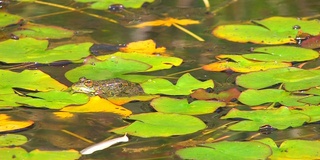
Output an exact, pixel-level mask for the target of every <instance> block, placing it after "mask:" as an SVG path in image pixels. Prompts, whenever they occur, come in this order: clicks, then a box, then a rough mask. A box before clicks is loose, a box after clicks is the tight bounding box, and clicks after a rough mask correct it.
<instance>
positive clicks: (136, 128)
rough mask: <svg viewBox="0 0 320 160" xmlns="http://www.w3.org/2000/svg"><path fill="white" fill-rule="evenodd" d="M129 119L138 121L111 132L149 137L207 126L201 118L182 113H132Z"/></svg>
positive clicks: (178, 133) (184, 132)
mask: <svg viewBox="0 0 320 160" xmlns="http://www.w3.org/2000/svg"><path fill="white" fill-rule="evenodd" d="M128 120H136V121H135V122H133V123H132V124H130V125H128V126H125V127H121V128H116V129H113V130H111V132H115V133H117V134H125V133H128V134H129V135H133V136H138V137H145V138H147V137H169V136H173V135H185V134H190V133H194V132H197V131H199V130H202V129H204V128H206V125H205V124H204V123H203V122H202V121H201V120H200V119H198V118H196V117H193V116H189V115H180V114H167V113H157V112H156V113H142V114H137V115H132V116H130V117H129V118H128Z"/></svg>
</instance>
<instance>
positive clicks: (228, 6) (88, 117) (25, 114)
mask: <svg viewBox="0 0 320 160" xmlns="http://www.w3.org/2000/svg"><path fill="white" fill-rule="evenodd" d="M46 2H50V3H52V4H59V5H63V6H69V7H73V8H85V7H86V4H80V3H75V2H74V1H72V0H68V1H54V0H46ZM210 2H211V7H210V9H209V11H207V10H206V8H205V7H204V4H203V1H199V0H171V1H165V0H163V1H161V0H156V1H155V2H153V3H147V4H145V5H144V7H143V8H140V9H131V8H126V9H125V10H124V11H122V12H110V11H108V10H107V9H106V10H92V9H83V10H82V11H85V12H87V13H92V14H96V15H100V16H103V17H108V18H110V19H114V20H116V21H117V22H119V23H118V24H116V23H112V22H110V21H108V20H104V19H99V18H96V17H92V16H89V15H87V14H85V13H80V12H77V11H66V10H65V9H63V8H59V7H55V6H50V5H45V4H40V3H21V2H16V1H14V2H10V4H9V5H8V6H6V7H4V8H3V9H2V10H4V11H6V12H8V13H12V14H17V15H20V16H22V17H24V18H25V19H27V20H29V21H31V22H33V23H37V24H45V25H55V26H61V27H64V28H67V29H71V30H75V31H76V32H77V34H76V35H75V36H73V37H72V38H70V39H62V40H50V46H49V48H53V47H55V46H59V45H62V44H68V43H79V42H93V43H96V44H102V43H104V44H114V45H117V44H126V43H130V42H134V41H139V40H146V39H152V40H154V41H155V42H156V43H157V46H164V47H166V48H167V53H168V54H169V55H171V56H175V57H179V58H182V59H183V61H184V62H183V64H182V65H181V66H179V67H174V68H172V69H168V70H161V71H155V72H151V73H146V74H147V75H156V76H168V75H169V76H170V77H171V78H170V79H171V80H172V81H173V82H174V81H176V79H178V78H179V77H180V76H181V75H182V74H183V73H191V74H192V75H193V76H194V77H195V78H197V79H199V80H203V81H204V80H208V79H213V80H214V82H215V90H216V91H219V90H220V91H221V90H226V89H228V88H231V87H235V86H236V85H235V78H236V76H238V75H239V73H231V72H209V71H204V70H201V69H197V68H199V67H201V66H203V65H205V64H209V63H212V62H215V61H217V60H216V59H215V56H216V55H218V54H221V53H229V54H230V53H231V54H239V53H243V52H246V51H248V50H250V48H251V47H257V46H261V45H256V44H250V43H247V44H240V43H234V42H229V41H226V40H222V39H219V38H216V37H214V36H213V35H212V34H211V32H212V30H213V29H214V28H215V27H216V26H218V25H221V24H231V23H239V22H244V21H248V20H257V19H263V18H267V17H271V16H289V17H307V16H313V15H316V14H318V13H319V11H320V8H319V5H320V1H315V0H259V1H257V0H233V1H231V0H215V1H210ZM124 5H125V4H124ZM165 17H174V18H179V19H185V18H187V19H194V20H199V21H200V22H201V23H200V24H198V25H188V26H186V28H187V29H188V30H190V31H192V32H193V33H195V34H197V35H198V36H200V37H202V38H203V39H205V42H200V41H198V40H196V39H195V38H193V37H191V36H190V35H188V34H186V33H184V32H182V31H180V30H178V29H177V28H175V27H145V28H141V29H137V28H128V27H125V26H127V25H128V24H138V23H140V22H145V21H151V20H157V19H162V18H165ZM4 33H5V34H7V33H10V29H7V30H4ZM101 54H106V53H101ZM79 65H81V64H68V63H57V64H52V65H34V66H31V67H29V69H40V70H42V71H44V72H45V73H48V74H49V75H50V76H51V77H53V78H54V79H56V80H58V81H60V82H62V83H64V84H66V85H67V86H70V85H71V84H72V83H71V82H69V81H68V80H67V79H66V78H65V77H64V73H65V72H67V71H68V70H70V69H72V68H75V67H77V66H79ZM4 66H5V65H4ZM17 71H18V70H17ZM238 88H239V89H240V90H243V88H240V87H238ZM124 107H126V108H127V109H129V110H131V111H132V112H133V114H137V113H145V112H152V111H154V110H153V109H152V107H151V106H150V104H149V102H131V103H128V104H125V105H124ZM239 107H240V108H243V109H248V108H249V107H247V106H239ZM230 108H231V107H226V108H223V109H221V110H219V112H218V111H217V112H215V113H212V114H206V115H201V116H197V117H199V118H201V119H202V120H203V121H204V122H205V123H206V124H207V126H208V127H207V129H206V131H207V133H206V134H205V132H201V131H200V132H197V133H193V134H188V135H184V136H172V137H166V138H139V137H134V136H130V135H129V138H130V142H128V143H122V144H119V145H116V146H112V147H111V148H108V149H105V150H103V151H98V152H96V153H94V154H92V155H87V156H82V157H81V158H80V159H83V160H86V159H88V160H89V159H90V160H93V159H96V160H98V159H118V160H120V159H149V160H151V159H177V158H178V157H176V156H175V155H174V152H175V151H176V150H178V149H181V148H183V147H186V146H189V145H190V144H188V143H187V142H188V140H190V139H193V140H198V141H205V140H207V139H208V138H215V139H218V138H221V137H224V138H223V139H224V140H230V141H242V140H249V139H250V140H251V139H261V138H265V137H270V138H272V139H273V140H275V141H276V142H277V143H281V142H282V141H283V140H285V139H299V138H301V139H313V140H314V139H318V138H319V134H318V133H319V127H318V124H308V125H304V126H302V127H298V128H289V129H286V130H283V131H274V132H272V133H271V134H259V133H258V132H233V131H229V130H226V129H220V130H217V131H215V129H217V127H220V126H222V125H224V124H227V123H229V122H232V121H231V120H221V119H219V118H220V117H221V116H222V115H225V114H226V113H227V112H228V111H229V110H230ZM2 112H4V113H6V114H8V115H10V116H12V117H13V118H14V119H23V120H25V119H28V120H33V121H35V125H34V126H33V127H32V128H31V129H28V130H25V131H22V132H19V134H23V135H25V136H27V137H28V138H29V142H28V143H27V144H25V145H23V148H25V149H27V150H28V151H31V150H34V149H41V150H62V149H75V150H82V149H83V148H85V147H87V146H89V145H91V144H89V143H87V142H85V141H83V140H81V139H78V138H76V137H73V136H71V135H69V134H66V133H65V132H62V130H68V131H70V132H73V133H76V134H78V135H81V136H83V137H86V138H88V139H90V140H92V141H94V142H100V141H102V140H104V139H106V138H109V137H118V135H115V134H114V133H110V132H108V130H110V129H113V128H117V127H121V126H125V125H127V124H128V122H126V121H124V120H123V119H122V117H121V116H119V115H116V114H112V113H76V114H75V116H74V117H72V118H70V119H57V118H56V117H55V116H54V115H53V112H55V110H48V109H32V108H16V109H14V110H7V111H2ZM182 142H184V143H182ZM191 145H192V144H191Z"/></svg>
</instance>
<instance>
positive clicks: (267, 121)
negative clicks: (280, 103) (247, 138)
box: [221, 107, 310, 131]
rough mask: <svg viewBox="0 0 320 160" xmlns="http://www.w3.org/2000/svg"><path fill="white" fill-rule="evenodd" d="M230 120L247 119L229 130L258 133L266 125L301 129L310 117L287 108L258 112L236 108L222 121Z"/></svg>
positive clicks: (281, 128) (280, 128)
mask: <svg viewBox="0 0 320 160" xmlns="http://www.w3.org/2000/svg"><path fill="white" fill-rule="evenodd" d="M228 118H243V119H246V120H243V121H240V122H238V123H236V124H233V125H231V126H229V127H228V129H230V130H234V131H258V130H259V128H260V127H261V126H264V125H270V126H272V127H273V128H277V129H279V130H283V129H286V128H288V127H299V126H302V125H303V123H305V122H309V121H310V117H309V116H307V115H305V114H302V113H296V112H293V111H291V110H289V109H288V108H287V107H281V108H279V109H273V110H257V111H240V110H238V109H235V108H234V109H232V110H230V111H229V112H228V114H227V115H226V116H223V117H221V119H228Z"/></svg>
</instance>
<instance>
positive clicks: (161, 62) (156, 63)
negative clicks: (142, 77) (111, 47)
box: [97, 52, 183, 71]
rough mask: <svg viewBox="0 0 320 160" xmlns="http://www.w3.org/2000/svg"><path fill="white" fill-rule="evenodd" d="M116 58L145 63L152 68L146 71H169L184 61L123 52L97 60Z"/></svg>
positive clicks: (100, 57)
mask: <svg viewBox="0 0 320 160" xmlns="http://www.w3.org/2000/svg"><path fill="white" fill-rule="evenodd" d="M115 57H119V58H123V59H126V60H135V61H137V62H143V63H145V64H148V65H150V66H151V68H150V69H148V70H146V71H156V70H162V69H169V68H171V67H172V66H179V65H180V64H181V63H182V61H183V60H182V59H181V58H177V57H167V56H157V55H146V54H140V53H123V52H116V53H114V54H111V55H104V56H99V57H97V59H99V60H108V59H111V58H115Z"/></svg>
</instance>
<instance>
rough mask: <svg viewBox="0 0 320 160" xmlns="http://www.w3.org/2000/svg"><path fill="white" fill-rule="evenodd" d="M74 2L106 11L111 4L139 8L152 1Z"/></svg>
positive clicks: (108, 0) (107, 0)
mask: <svg viewBox="0 0 320 160" xmlns="http://www.w3.org/2000/svg"><path fill="white" fill-rule="evenodd" d="M75 1H76V2H81V3H92V4H91V5H90V7H91V8H93V9H99V10H106V9H108V7H109V6H110V5H112V4H122V5H124V6H125V7H127V8H140V7H141V6H142V4H143V3H145V2H150V3H152V2H153V1H154V0H135V1H127V0H116V1H115V0H75Z"/></svg>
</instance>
